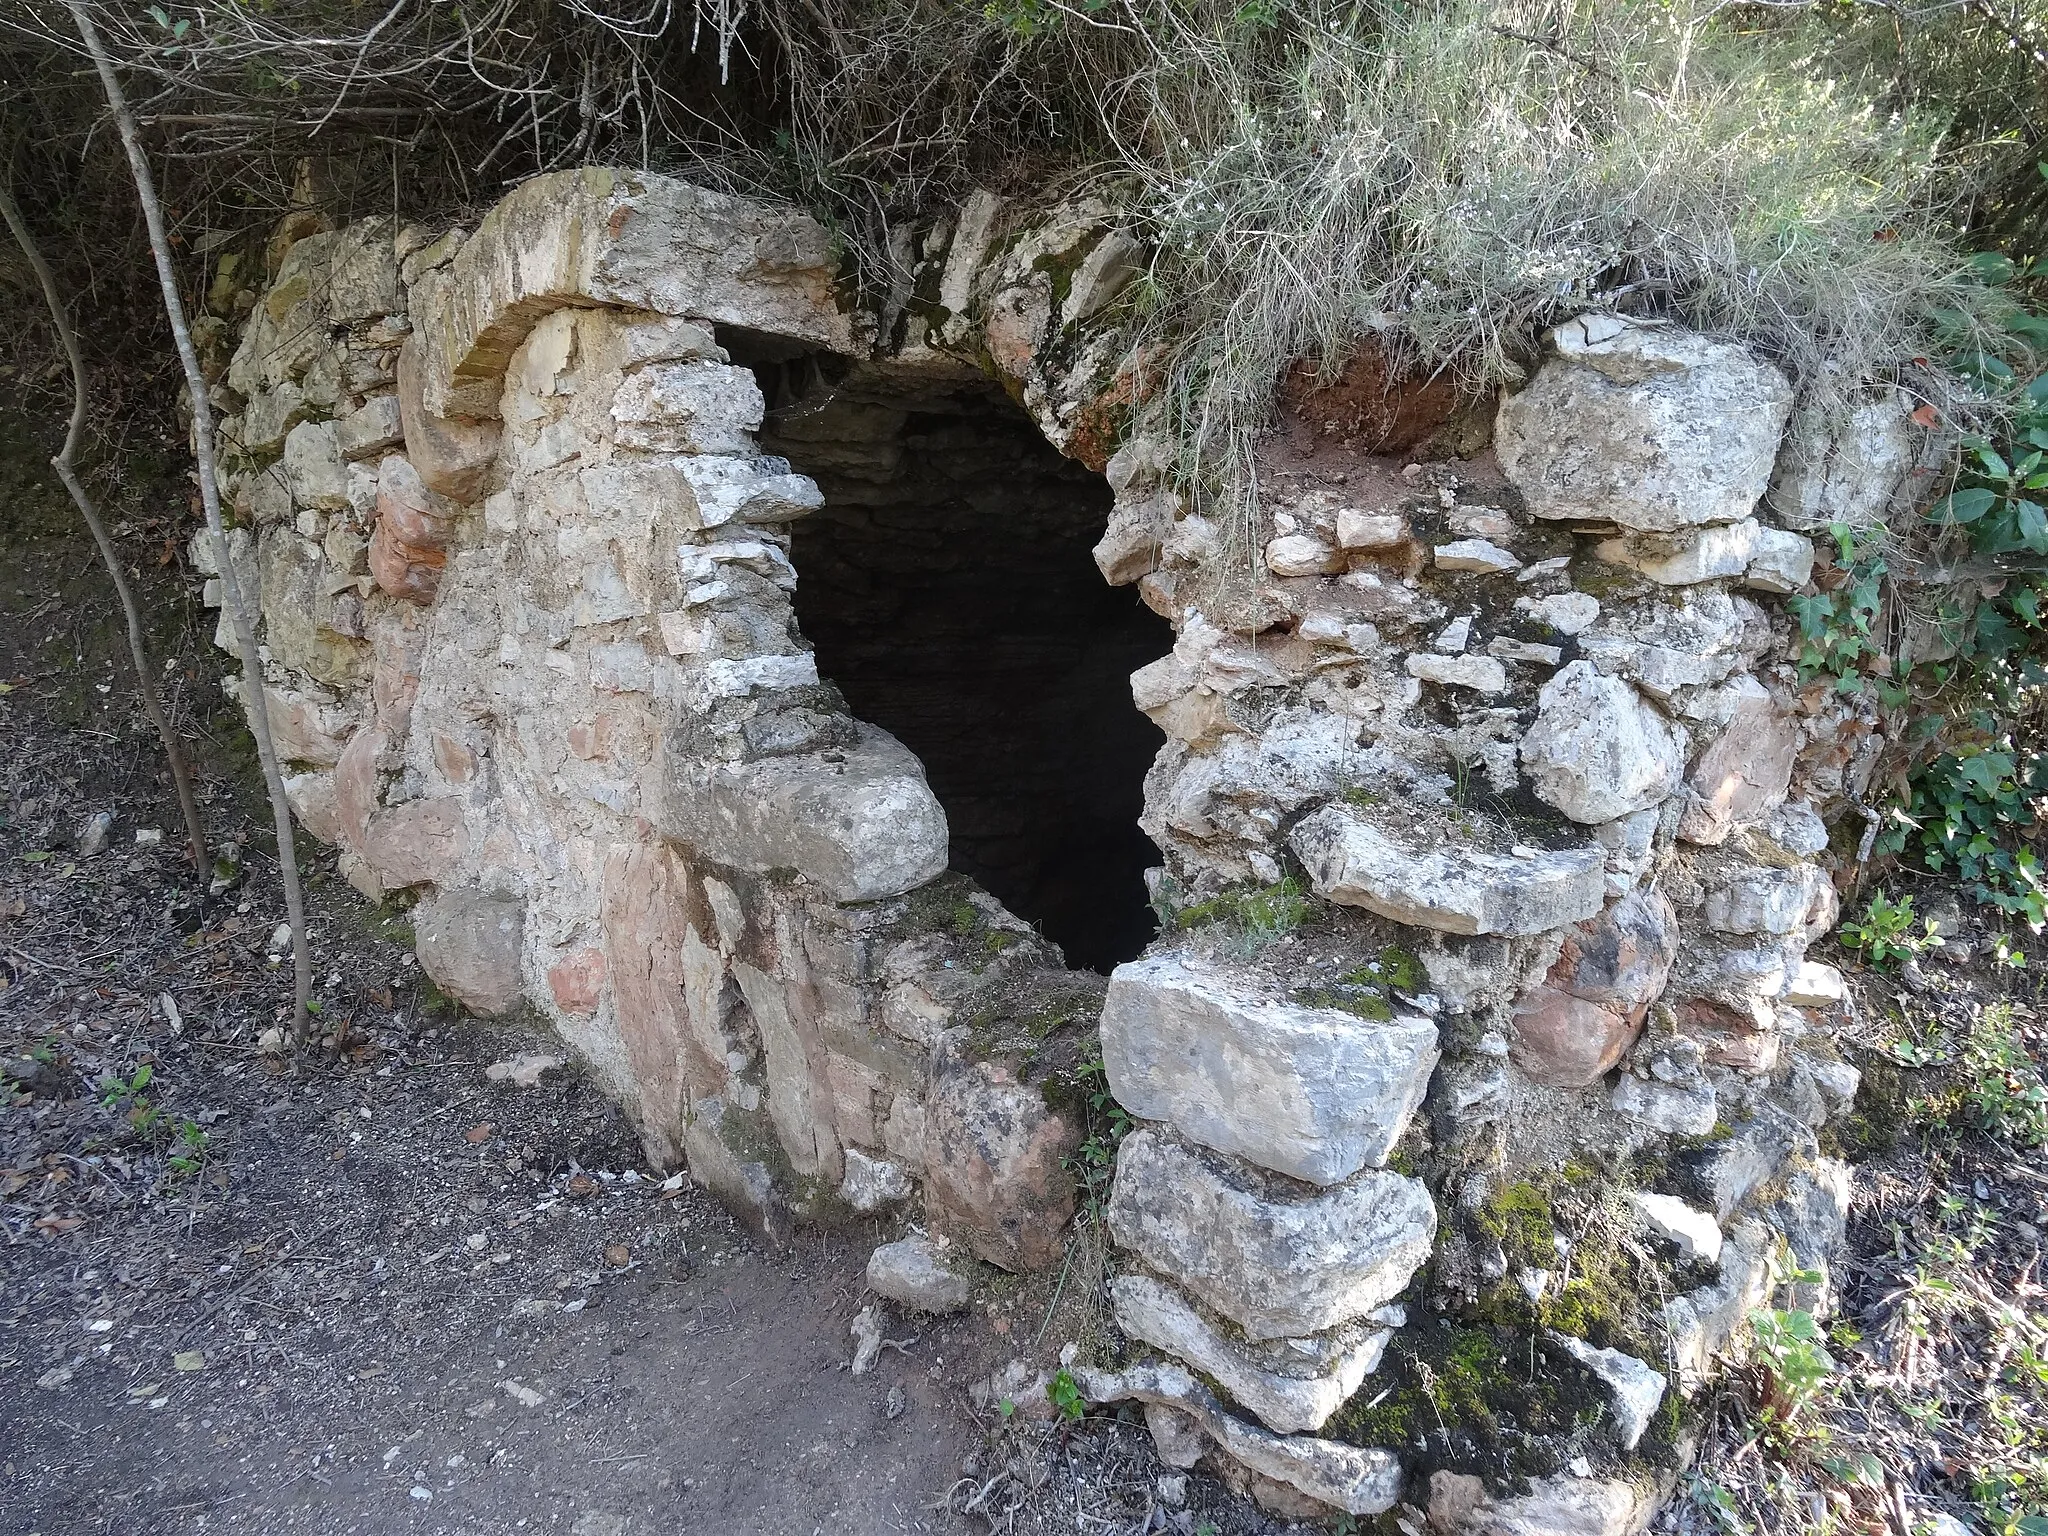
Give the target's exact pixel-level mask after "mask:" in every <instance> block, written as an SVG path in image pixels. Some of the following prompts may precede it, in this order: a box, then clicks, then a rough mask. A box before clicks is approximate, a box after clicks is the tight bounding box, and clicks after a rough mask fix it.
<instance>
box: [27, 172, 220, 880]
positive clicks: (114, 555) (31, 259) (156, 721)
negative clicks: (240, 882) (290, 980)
mask: <svg viewBox="0 0 2048 1536" xmlns="http://www.w3.org/2000/svg"><path fill="white" fill-rule="evenodd" d="M0 218H4V219H5V220H6V221H7V227H8V228H9V229H10V230H12V231H13V232H14V243H15V244H16V245H18V246H20V247H21V254H22V255H24V256H26V257H27V258H28V264H29V266H30V267H32V268H33V269H34V270H35V274H36V281H37V282H39V283H41V284H42V285H43V298H44V299H45V300H47V301H48V303H49V306H50V323H51V324H52V325H54V326H56V327H57V339H58V340H59V341H61V342H62V343H63V344H64V355H65V357H67V358H69V359H70V361H71V426H70V429H69V430H68V431H67V432H65V434H64V449H63V451H62V452H61V453H59V454H58V455H57V456H56V457H55V458H54V459H52V460H50V467H51V468H53V469H55V470H56V471H57V478H58V479H59V480H61V481H63V482H64V489H65V490H67V491H69V492H70V493H71V499H72V500H73V501H74V502H76V503H77V504H78V515H79V516H80V517H82V518H84V519H85V526H86V527H88V528H90V529H91V530H92V537H93V542H94V543H95V544H97V545H99V547H100V558H101V559H102V560H104V561H105V562H106V565H107V575H108V576H110V577H112V578H113V582H114V591H115V592H116V593H117V594H118V595H119V597H120V599H121V612H122V613H123V614H124V615H125V616H126V617H127V620H128V655H129V658H130V659H131V660H132V661H133V662H134V663H135V685H136V687H137V688H139V689H140V690H141V691H142V707H143V709H144V710H146V711H147V712H148V714H149V723H150V724H151V725H153V726H155V727H156V734H157V736H158V737H159V739H161V740H162V742H163V744H164V761H165V762H167V763H169V764H170V768H171V781H172V782H173V783H174V784H176V785H177V787H178V809H179V810H180V811H182V812H184V815H185V836H186V839H187V840H188V841H189V842H190V843H191V845H192V868H193V869H194V870H195V871H196V872H197V873H198V875H199V878H200V879H202V880H203V879H205V878H206V870H207V857H206V828H205V827H204V826H203V825H202V824H201V822H200V820H199V802H198V801H197V800H195V799H194V798H193V796H192V774H191V772H190V771H189V770H188V769H187V768H186V766H185V751H184V748H182V747H180V746H179V745H178V738H177V734H176V733H175V732H173V731H172V729H171V722H170V721H169V720H168V719H166V718H165V716H164V710H163V701H162V700H161V699H159V698H158V697H157V691H156V677H155V674H154V673H153V672H152V671H151V669H150V665H149V651H148V648H147V647H146V646H145V645H144V644H143V641H142V612H141V610H140V609H138V608H137V607H136V606H135V594H134V593H133V592H132V591H130V590H129V587H128V578H127V576H126V575H124V574H123V573H122V570H121V556H120V552H119V551H118V550H116V549H115V548H114V541H113V540H112V539H111V538H109V537H108V536H107V526H106V524H105V523H103V522H101V521H100V514H99V509H98V508H97V507H95V506H94V505H93V502H92V498H91V497H90V496H88V495H87V494H86V492H85V487H84V486H83V485H81V484H79V481H78V475H77V473H76V472H75V465H76V462H77V456H78V435H79V433H80V432H81V431H82V430H84V427H85V356H84V354H83V353H81V352H80V351H79V349H78V333H77V332H76V331H74V330H73V329H72V327H71V315H70V312H69V311H67V310H66V309H65V308H64V301H63V300H62V299H60V298H59V297H58V296H57V279H56V277H55V275H54V274H53V273H52V272H51V271H50V264H49V263H48V262H47V261H45V260H43V253H42V249H41V248H40V247H39V246H38V245H37V244H36V242H35V238H34V237H33V236H32V235H30V234H29V231H28V224H27V223H26V222H25V221H24V220H23V219H22V216H21V209H20V208H18V207H17V206H15V202H14V194H13V192H12V191H11V190H10V189H9V188H8V187H6V186H5V185H4V184H0Z"/></svg>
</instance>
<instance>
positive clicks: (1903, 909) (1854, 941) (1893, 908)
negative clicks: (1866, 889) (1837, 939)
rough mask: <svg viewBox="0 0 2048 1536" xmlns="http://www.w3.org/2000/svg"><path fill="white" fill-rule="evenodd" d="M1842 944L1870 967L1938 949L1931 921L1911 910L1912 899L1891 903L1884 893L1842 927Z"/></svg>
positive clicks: (1871, 899)
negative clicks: (1861, 913)
mask: <svg viewBox="0 0 2048 1536" xmlns="http://www.w3.org/2000/svg"><path fill="white" fill-rule="evenodd" d="M1841 937H1842V943H1843V944H1844V945H1845V946H1847V947H1848V948H1850V949H1853V950H1855V951H1856V953H1857V954H1858V955H1860V956H1861V957H1862V958H1863V959H1864V960H1865V961H1867V962H1868V963H1869V964H1871V965H1875V966H1879V967H1883V966H1889V965H1893V964H1896V963H1897V962H1899V961H1902V960H1907V959H1910V958H1912V957H1913V956H1914V955H1918V954H1922V953H1924V952H1925V951H1927V950H1930V949H1936V948H1939V947H1940V945H1941V935H1940V934H1939V933H1937V932H1935V926H1934V919H1933V918H1931V917H1930V918H1925V919H1921V918H1919V917H1918V915H1917V914H1916V913H1915V912H1914V911H1913V898H1912V897H1911V896H1901V897H1900V898H1899V899H1898V900H1897V901H1893V900H1892V899H1891V898H1890V897H1888V896H1887V895H1886V894H1885V893H1884V892H1883V891H1879V892H1877V894H1875V895H1874V896H1872V897H1871V898H1870V904H1869V905H1868V906H1866V907H1865V908H1864V909H1863V915H1862V916H1861V917H1859V918H1855V919H1852V920H1851V921H1849V922H1846V923H1844V924H1842V929H1841Z"/></svg>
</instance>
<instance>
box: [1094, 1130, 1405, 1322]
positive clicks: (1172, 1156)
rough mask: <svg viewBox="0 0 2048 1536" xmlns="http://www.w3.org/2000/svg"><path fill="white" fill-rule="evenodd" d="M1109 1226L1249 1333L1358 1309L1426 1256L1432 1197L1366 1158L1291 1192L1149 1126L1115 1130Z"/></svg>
mask: <svg viewBox="0 0 2048 1536" xmlns="http://www.w3.org/2000/svg"><path fill="white" fill-rule="evenodd" d="M1109 1228H1110V1232H1111V1234H1112V1235H1113V1236H1114V1237H1115V1238H1116V1240H1117V1242H1118V1243H1120V1244H1121V1245H1122V1246H1124V1247H1126V1248H1128V1249H1130V1250H1131V1251H1132V1252H1134V1253H1136V1254H1137V1255H1138V1257H1139V1258H1141V1259H1143V1260H1144V1261H1145V1262H1146V1263H1147V1264H1149V1265H1150V1266H1151V1267H1152V1268H1153V1269H1156V1270H1158V1271H1159V1272H1160V1273H1161V1274H1164V1275H1167V1276H1169V1277H1171V1278H1172V1279H1174V1280H1175V1281H1177V1282H1179V1283H1180V1284H1181V1285H1182V1286H1184V1287H1185V1288H1186V1289H1187V1290H1189V1291H1190V1292H1192V1293H1193V1294H1194V1295H1195V1296H1196V1297H1198V1298H1200V1299H1201V1300H1202V1301H1204V1302H1206V1303H1207V1304H1208V1305H1209V1306H1211V1307H1213V1308H1215V1309H1216V1310H1217V1311H1218V1312H1220V1313H1222V1314H1223V1315H1224V1316H1225V1317H1227V1318H1229V1319H1230V1320H1231V1321H1232V1322H1234V1323H1236V1324H1237V1325H1238V1326H1239V1327H1240V1328H1242V1329H1243V1330H1244V1331H1245V1333H1246V1334H1247V1335H1248V1336H1250V1337H1251V1338H1253V1339H1281V1338H1288V1337H1291V1336H1294V1335H1298V1334H1310V1333H1315V1332H1318V1331H1320V1330H1321V1329H1324V1328H1331V1327H1335V1326H1336V1325H1338V1324H1340V1323H1347V1322H1350V1321H1352V1320H1353V1319H1354V1318H1361V1317H1365V1316H1367V1315H1368V1314H1370V1313H1371V1312H1373V1311H1374V1310H1375V1309H1376V1308H1379V1307H1383V1306H1385V1305H1386V1304H1387V1303H1388V1302H1390V1301H1392V1300H1393V1299H1394V1297H1396V1296H1398V1295H1399V1294H1400V1293H1401V1290H1402V1288H1403V1287H1405V1286H1406V1285H1407V1284H1408V1281H1409V1278H1410V1277H1411V1276H1412V1275H1413V1274H1414V1273H1415V1271H1416V1269H1417V1268H1419V1267H1420V1266H1421V1264H1422V1262H1423V1260H1425V1259H1427V1258H1428V1257H1429V1253H1430V1246H1431V1243H1432V1241H1433V1240H1434V1238H1435V1235H1436V1207H1435V1206H1434V1205H1433V1204H1432V1203H1431V1201H1430V1198H1429V1191H1428V1190H1426V1189H1425V1188H1424V1187H1423V1186H1422V1185H1421V1184H1420V1183H1418V1182H1417V1181H1415V1180H1413V1179H1408V1178H1403V1177H1402V1176H1401V1175H1400V1174H1396V1173H1386V1172H1381V1171H1378V1170H1369V1171H1367V1172H1365V1173H1361V1174H1359V1175H1357V1176H1356V1177H1354V1178H1353V1179H1352V1180H1351V1181H1350V1182H1349V1183H1347V1184H1341V1185H1338V1186H1336V1187H1335V1188H1332V1189H1326V1190H1319V1191H1317V1192H1316V1193H1314V1194H1311V1195H1306V1196H1304V1195H1300V1194H1297V1193H1294V1192H1292V1191H1286V1190H1278V1189H1274V1190H1268V1189H1267V1188H1266V1187H1265V1185H1264V1183H1263V1182H1262V1181H1260V1180H1259V1179H1258V1178H1257V1177H1256V1176H1255V1175H1253V1174H1252V1173H1251V1172H1250V1171H1249V1170H1238V1169H1234V1168H1233V1169H1229V1170H1228V1171H1226V1170H1225V1169H1224V1168H1223V1167H1222V1166H1221V1165H1219V1164H1218V1163H1217V1162H1215V1161H1212V1160H1211V1159H1210V1158H1207V1157H1203V1156H1201V1155H1198V1154H1197V1153H1195V1152H1193V1151H1191V1150H1190V1149H1189V1148H1187V1147H1185V1146H1182V1145H1181V1144H1180V1143H1178V1142H1176V1141H1173V1140H1171V1139H1169V1138H1168V1137H1166V1136H1165V1135H1163V1134H1162V1133H1161V1132H1159V1131H1157V1130H1153V1129H1151V1128H1150V1127H1147V1128H1145V1129H1142V1130H1138V1131H1134V1132H1132V1133H1131V1134H1130V1135H1129V1136H1127V1137H1125V1138H1124V1142H1123V1146H1122V1147H1121V1148H1120V1149H1119V1151H1118V1154H1117V1164H1116V1178H1115V1182H1114V1183H1113V1184H1112V1186H1111V1189H1110V1198H1109Z"/></svg>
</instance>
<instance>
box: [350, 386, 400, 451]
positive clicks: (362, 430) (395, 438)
mask: <svg viewBox="0 0 2048 1536" xmlns="http://www.w3.org/2000/svg"><path fill="white" fill-rule="evenodd" d="M334 438H335V444H336V446H337V447H339V448H340V449H341V456H342V457H343V458H344V459H347V460H348V461H349V462H350V463H355V462H356V461H357V460H359V459H371V458H376V457H378V456H380V455H382V454H384V453H385V452H387V451H389V450H390V449H393V448H396V447H397V446H398V445H399V444H401V443H403V442H404V441H405V424H404V421H403V419H402V418H401V416H400V413H399V406H398V396H396V395H376V396H373V397H371V398H370V399H368V400H365V401H364V402H363V403H362V405H361V407H360V408H358V409H356V410H353V411H351V412H349V413H348V415H346V416H343V417H342V418H341V419H340V420H338V421H336V422H335V424H334Z"/></svg>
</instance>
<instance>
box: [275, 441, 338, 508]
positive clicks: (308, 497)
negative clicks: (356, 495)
mask: <svg viewBox="0 0 2048 1536" xmlns="http://www.w3.org/2000/svg"><path fill="white" fill-rule="evenodd" d="M284 477H285V483H286V484H287V485H289V486H290V487H291V493H292V500H293V501H294V502H295V503H297V504H298V505H299V506H302V507H313V508H317V509H318V510H320V511H323V512H340V511H345V510H347V508H348V477H347V474H346V472H345V471H344V470H343V468H342V460H341V449H340V447H339V446H338V445H337V444H336V441H335V428H334V423H333V422H331V421H302V422H300V423H299V424H298V425H297V426H296V427H293V428H292V430H291V432H290V434H289V435H287V436H286V438H285V440H284Z"/></svg>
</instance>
